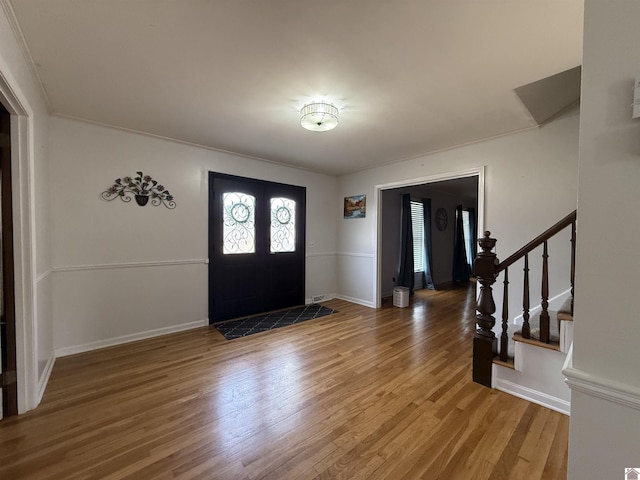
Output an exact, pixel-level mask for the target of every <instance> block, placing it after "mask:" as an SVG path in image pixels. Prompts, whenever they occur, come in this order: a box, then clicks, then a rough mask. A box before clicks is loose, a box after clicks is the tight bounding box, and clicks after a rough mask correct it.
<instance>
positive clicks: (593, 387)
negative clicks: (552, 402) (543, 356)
mask: <svg viewBox="0 0 640 480" xmlns="http://www.w3.org/2000/svg"><path fill="white" fill-rule="evenodd" d="M562 374H563V375H564V376H565V377H566V378H565V382H566V383H567V385H568V386H569V388H570V389H571V391H572V392H573V391H575V392H581V393H584V394H586V395H589V396H592V397H597V398H600V399H602V400H607V401H609V402H612V403H617V404H619V405H623V406H625V407H629V408H633V409H635V410H640V388H638V387H636V386H634V385H629V384H626V383H622V382H616V381H615V380H610V379H608V378H605V377H601V376H599V375H593V374H591V373H588V372H585V371H583V370H579V369H577V368H573V345H572V346H571V348H570V349H569V353H568V354H567V360H566V361H565V364H564V368H563V369H562Z"/></svg>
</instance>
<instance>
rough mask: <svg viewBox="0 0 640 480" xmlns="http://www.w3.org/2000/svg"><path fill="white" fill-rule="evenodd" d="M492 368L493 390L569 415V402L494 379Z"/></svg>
mask: <svg viewBox="0 0 640 480" xmlns="http://www.w3.org/2000/svg"><path fill="white" fill-rule="evenodd" d="M493 368H494V372H493V375H492V377H493V379H494V380H493V388H495V389H496V390H500V391H502V392H505V393H508V394H509V395H513V396H515V397H519V398H522V399H524V400H528V401H529V402H533V403H536V404H538V405H542V406H543V407H547V408H550V409H551V410H555V411H556V412H560V413H563V414H565V415H569V414H570V413H571V402H568V401H566V400H563V399H561V398H558V397H554V396H552V395H548V394H546V393H543V392H539V391H537V390H534V389H532V388H529V387H525V386H522V385H518V384H517V383H514V382H510V381H509V380H505V379H503V378H496V375H495V368H496V365H494V366H493ZM501 368H504V367H501Z"/></svg>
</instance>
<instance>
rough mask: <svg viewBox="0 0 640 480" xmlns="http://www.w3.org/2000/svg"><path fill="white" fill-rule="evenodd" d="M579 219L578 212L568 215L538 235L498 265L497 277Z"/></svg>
mask: <svg viewBox="0 0 640 480" xmlns="http://www.w3.org/2000/svg"><path fill="white" fill-rule="evenodd" d="M577 218H578V211H577V210H574V211H573V212H571V213H570V214H569V215H567V216H566V217H564V218H563V219H562V220H560V221H559V222H558V223H556V224H555V225H553V226H552V227H551V228H548V229H547V230H545V231H544V232H543V233H541V234H540V235H538V236H537V237H536V238H534V239H533V240H531V241H530V242H529V243H527V244H526V245H525V246H524V247H522V248H520V249H518V250H516V252H515V253H513V254H512V255H509V256H508V257H507V258H506V259H504V260H503V261H502V262H500V263H499V264H498V266H497V267H496V275H497V274H498V273H500V272H502V271H503V270H504V269H505V268H507V267H509V266H510V265H512V264H513V263H515V262H517V261H518V260H520V259H521V258H522V257H524V256H525V255H526V254H527V253H529V252H531V251H532V250H535V249H536V248H538V247H539V246H540V245H542V244H543V243H544V242H546V241H547V240H549V239H550V238H551V237H553V236H554V235H555V234H556V233H559V232H561V231H562V230H564V229H565V228H567V227H568V226H569V225H571V224H572V223H573V222H575V221H576V219H577Z"/></svg>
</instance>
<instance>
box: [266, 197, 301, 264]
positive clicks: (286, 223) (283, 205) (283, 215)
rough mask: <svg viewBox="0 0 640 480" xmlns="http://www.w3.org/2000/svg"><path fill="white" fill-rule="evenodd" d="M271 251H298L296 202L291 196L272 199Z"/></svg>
mask: <svg viewBox="0 0 640 480" xmlns="http://www.w3.org/2000/svg"><path fill="white" fill-rule="evenodd" d="M270 248H271V253H281V252H295V251H296V202H295V200H291V199H289V198H284V197H274V198H272V199H271V247H270Z"/></svg>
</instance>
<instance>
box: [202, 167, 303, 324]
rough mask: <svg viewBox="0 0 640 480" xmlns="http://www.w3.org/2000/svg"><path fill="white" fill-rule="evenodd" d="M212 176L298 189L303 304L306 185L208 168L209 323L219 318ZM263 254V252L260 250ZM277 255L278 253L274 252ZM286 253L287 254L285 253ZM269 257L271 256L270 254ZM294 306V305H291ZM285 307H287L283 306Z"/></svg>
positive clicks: (260, 185)
mask: <svg viewBox="0 0 640 480" xmlns="http://www.w3.org/2000/svg"><path fill="white" fill-rule="evenodd" d="M214 177H218V178H219V179H220V180H228V181H237V182H247V183H251V184H255V185H257V186H258V188H260V189H262V188H267V189H268V188H274V187H284V188H285V189H291V188H293V189H296V190H299V194H300V195H301V198H300V199H299V201H300V205H302V210H301V222H300V224H299V225H298V226H297V227H296V230H297V240H296V243H297V244H298V251H297V252H296V254H298V255H300V256H301V258H300V261H301V268H302V272H301V283H302V287H301V292H300V302H302V304H304V302H305V291H306V208H307V187H306V186H303V185H293V184H288V183H283V182H276V181H272V180H265V179H262V178H255V177H246V176H242V175H236V174H231V173H224V172H220V171H215V170H208V172H207V197H208V202H207V203H208V208H207V232H208V241H207V256H208V257H209V258H208V269H209V273H208V288H207V297H208V312H209V324H213V323H215V322H217V321H220V320H216V319H214V304H213V300H214V293H213V286H212V265H213V261H214V260H213V255H212V248H213V246H212V243H213V242H214V228H213V223H212V214H213V213H212V209H213V208H214V205H215V204H216V192H214V189H213V182H214ZM262 253H263V254H264V253H265V252H262ZM276 255H279V254H276ZM285 255H287V254H285ZM270 257H271V256H270ZM264 306H265V308H267V311H269V309H270V308H271V307H273V305H267V304H265V305H264ZM291 306H294V305H291ZM284 308H287V307H284ZM258 313H263V312H254V313H251V314H250V315H255V314H258ZM225 320H228V319H223V320H221V321H225Z"/></svg>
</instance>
